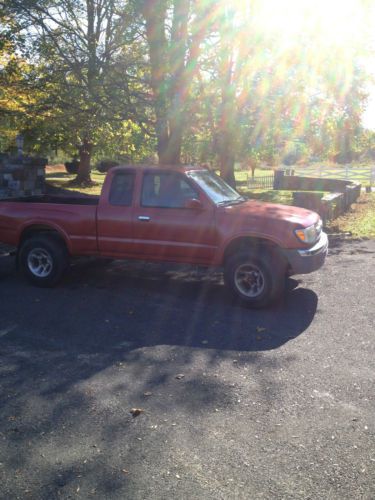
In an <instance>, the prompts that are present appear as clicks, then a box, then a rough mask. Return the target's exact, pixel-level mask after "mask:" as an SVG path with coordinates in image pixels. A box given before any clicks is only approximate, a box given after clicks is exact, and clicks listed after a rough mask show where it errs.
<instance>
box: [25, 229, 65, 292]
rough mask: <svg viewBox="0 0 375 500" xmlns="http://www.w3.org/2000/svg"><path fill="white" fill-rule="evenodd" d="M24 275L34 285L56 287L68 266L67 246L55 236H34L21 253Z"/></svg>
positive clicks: (26, 242) (27, 241) (28, 240)
mask: <svg viewBox="0 0 375 500" xmlns="http://www.w3.org/2000/svg"><path fill="white" fill-rule="evenodd" d="M19 265H20V268H21V270H22V272H23V274H24V275H25V276H26V277H27V279H28V280H29V281H30V282H31V283H33V284H34V285H37V286H41V287H51V286H54V285H56V284H57V283H58V282H59V281H60V279H61V278H62V275H63V273H64V271H65V269H66V267H67V265H68V254H67V251H66V248H65V245H64V243H63V242H62V241H60V240H59V239H58V238H55V237H53V236H34V237H32V238H30V239H27V240H26V241H25V242H24V243H23V245H22V247H21V249H20V252H19Z"/></svg>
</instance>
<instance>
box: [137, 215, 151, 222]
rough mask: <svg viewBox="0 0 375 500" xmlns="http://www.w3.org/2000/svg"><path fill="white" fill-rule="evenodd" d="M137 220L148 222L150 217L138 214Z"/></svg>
mask: <svg viewBox="0 0 375 500" xmlns="http://www.w3.org/2000/svg"><path fill="white" fill-rule="evenodd" d="M138 220H142V221H143V222H148V221H149V220H151V219H150V217H147V215H140V216H139V217H138Z"/></svg>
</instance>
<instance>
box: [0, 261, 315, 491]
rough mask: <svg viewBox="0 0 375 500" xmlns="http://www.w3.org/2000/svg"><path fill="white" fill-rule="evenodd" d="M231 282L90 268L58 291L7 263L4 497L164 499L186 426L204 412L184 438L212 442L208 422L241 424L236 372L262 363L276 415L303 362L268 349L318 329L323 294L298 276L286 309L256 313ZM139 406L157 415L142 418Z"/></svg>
mask: <svg viewBox="0 0 375 500" xmlns="http://www.w3.org/2000/svg"><path fill="white" fill-rule="evenodd" d="M221 280H222V278H221V275H220V273H217V272H216V273H215V272H212V273H210V274H208V275H207V274H206V273H202V272H201V271H199V270H192V269H187V268H184V267H182V266H174V267H173V268H170V267H166V266H159V265H149V264H146V265H145V264H136V263H127V262H119V261H115V262H113V263H112V264H109V265H108V264H106V263H104V262H98V261H80V262H76V263H75V265H74V266H73V268H72V270H71V272H70V273H69V275H68V276H67V277H66V279H65V280H64V282H63V283H62V284H61V285H60V286H59V287H57V288H55V289H52V290H46V289H38V288H35V287H32V286H30V285H28V284H27V283H25V282H24V281H23V279H22V278H20V277H19V276H18V275H17V274H16V273H15V269H14V261H13V260H12V259H10V258H2V259H0V293H1V294H2V297H1V302H0V352H1V358H0V371H1V374H2V385H1V390H0V421H1V422H2V424H1V425H0V433H1V435H2V436H3V438H4V439H3V441H2V443H3V444H2V447H1V450H0V462H2V464H3V471H4V473H6V478H8V479H7V480H6V481H5V482H3V483H2V485H1V487H0V493H1V494H2V496H3V497H4V498H15V497H27V495H29V496H30V497H31V498H43V499H44V498H45V499H50V498H58V497H61V496H62V497H63V498H70V497H75V496H77V494H78V492H79V495H80V496H81V498H104V497H106V498H107V497H108V498H112V497H113V498H130V497H132V498H141V497H142V498H147V497H150V495H152V488H153V487H154V483H153V482H152V481H150V482H147V481H146V483H145V482H144V480H143V479H142V478H145V477H146V476H145V471H150V470H154V468H155V464H158V466H159V463H160V467H161V468H164V469H167V468H168V467H169V465H168V460H169V456H170V445H169V444H166V443H167V442H168V441H170V440H171V439H173V436H174V432H175V429H177V428H175V427H173V426H172V422H185V420H184V419H186V418H187V416H189V415H190V416H194V419H191V421H190V420H189V419H188V423H187V424H183V426H182V427H181V425H180V427H179V428H178V429H179V430H178V432H180V433H183V434H187V439H189V441H191V442H192V443H195V446H200V434H199V432H200V431H198V432H197V429H200V427H199V425H200V424H199V422H200V421H202V422H203V421H205V420H204V419H206V418H207V417H208V416H210V418H212V415H213V416H215V415H218V413H217V412H219V413H221V414H223V415H226V418H231V415H232V412H234V411H235V408H236V405H238V398H239V396H238V394H237V391H239V390H241V389H240V386H238V388H237V387H236V384H234V383H233V382H232V381H233V380H237V379H236V378H235V376H234V375H233V373H232V372H231V370H233V369H236V370H243V373H245V370H248V369H249V370H250V369H251V367H253V368H252V369H253V372H252V373H253V379H252V382H251V385H250V386H249V387H250V390H251V391H253V393H254V398H256V399H257V400H258V401H262V405H264V407H265V408H272V405H273V401H275V398H277V396H278V394H279V393H280V387H279V384H280V383H279V381H278V378H277V376H276V373H277V372H278V370H279V369H280V367H281V366H282V367H283V368H285V367H286V366H287V364H288V363H289V362H290V359H289V357H288V356H284V357H283V359H282V364H281V362H279V360H278V359H269V358H268V357H266V356H265V355H264V353H265V352H266V351H268V350H271V349H276V348H278V347H280V346H282V345H283V344H285V343H286V342H288V341H289V340H290V339H293V338H296V337H297V336H298V335H300V334H302V333H303V332H304V331H305V330H306V329H307V328H308V326H309V325H310V323H311V321H312V320H313V318H314V314H315V312H316V309H317V302H318V299H317V296H316V294H315V293H314V292H312V291H311V290H308V289H304V288H301V287H298V282H297V281H295V280H289V281H288V290H287V292H286V294H285V297H284V300H283V302H282V303H280V304H278V305H277V306H274V307H272V308H270V309H267V310H261V311H256V310H251V309H247V308H246V307H243V306H241V305H240V304H238V303H237V302H236V301H233V300H232V299H231V298H230V297H229V296H228V294H227V293H226V291H225V289H224V287H223V285H222V283H221ZM223 370H224V371H223ZM179 373H182V374H184V377H183V378H182V379H181V380H177V379H176V374H179ZM238 373H239V372H238ZM241 373H242V372H241ZM259 373H260V375H259V377H254V375H255V374H259ZM147 391H150V393H152V394H155V395H157V397H152V398H147V397H146V396H145V394H147ZM248 391H249V389H246V394H244V397H245V398H249V397H251V396H250V394H249V393H248ZM132 407H140V408H146V410H147V411H146V412H145V415H144V416H142V417H140V419H139V420H138V419H133V418H132V416H131V415H130V414H129V409H130V408H132ZM193 422H195V423H193ZM155 423H157V427H158V431H157V433H155V434H154V433H153V431H152V429H153V427H152V426H155ZM173 425H175V424H173ZM176 432H177V431H176ZM140 436H141V437H140ZM174 439H175V442H176V443H180V437H179V435H176V436H175V437H174ZM124 467H125V468H126V469H128V468H129V469H131V472H132V474H131V475H129V476H128V475H127V473H124V472H123V471H124V470H125V469H124ZM157 468H158V467H157ZM140 488H146V489H145V490H144V491H143V493H142V495H143V496H142V495H141V494H140V493H139V492H140ZM147 488H149V489H148V490H147ZM26 493H27V494H26ZM79 495H78V496H79ZM202 495H203V496H204V494H203V493H202ZM0 496H1V495H0Z"/></svg>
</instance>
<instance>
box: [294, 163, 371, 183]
mask: <svg viewBox="0 0 375 500" xmlns="http://www.w3.org/2000/svg"><path fill="white" fill-rule="evenodd" d="M293 170H294V175H300V176H304V177H320V178H326V179H340V180H345V181H355V182H360V183H361V184H362V185H364V186H372V185H374V184H375V167H374V166H370V167H355V166H352V165H346V166H343V167H327V166H324V165H319V166H306V167H302V166H301V167H299V166H296V167H295V168H293Z"/></svg>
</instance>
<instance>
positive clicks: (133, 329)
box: [0, 261, 318, 353]
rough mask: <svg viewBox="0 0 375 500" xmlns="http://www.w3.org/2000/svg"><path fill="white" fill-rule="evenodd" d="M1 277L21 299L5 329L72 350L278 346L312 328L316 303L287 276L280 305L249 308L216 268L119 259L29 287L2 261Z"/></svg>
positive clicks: (7, 314) (81, 265)
mask: <svg viewBox="0 0 375 500" xmlns="http://www.w3.org/2000/svg"><path fill="white" fill-rule="evenodd" d="M4 279H5V280H6V286H7V293H8V294H12V293H13V294H14V296H15V297H17V300H14V301H10V304H9V305H8V306H7V309H6V311H4V313H3V314H2V323H3V324H4V326H7V324H6V323H8V324H10V323H12V324H13V323H16V324H17V328H16V331H15V332H13V333H12V340H13V341H16V339H17V338H19V339H20V341H21V342H22V343H25V342H26V343H30V344H31V345H34V344H36V343H37V344H40V345H43V346H44V347H45V348H49V349H64V350H67V351H69V352H75V353H103V352H127V351H131V350H134V349H137V348H141V347H146V346H157V345H171V346H185V347H197V348H198V347H199V348H207V349H214V350H235V351H264V350H270V349H275V348H277V347H279V346H281V345H283V344H284V343H285V342H287V341H288V340H290V339H293V338H295V337H297V336H298V335H300V334H301V333H303V332H304V331H305V330H306V329H307V328H308V326H309V325H310V323H311V321H312V320H313V318H314V315H315V312H316V309H317V303H318V298H317V296H316V294H315V293H314V292H313V291H311V290H308V289H305V288H301V287H298V282H297V281H296V280H292V279H289V280H288V285H287V290H286V293H285V295H284V297H283V299H282V302H281V303H279V304H277V305H274V306H272V307H271V308H268V309H262V310H252V309H249V308H247V307H246V306H244V305H243V304H240V303H238V302H237V301H236V300H235V299H233V298H232V297H231V296H230V295H229V294H228V292H227V290H226V289H225V288H224V286H223V285H222V277H221V274H220V273H219V272H211V273H209V274H207V273H206V272H202V271H201V270H194V269H193V270H192V269H191V268H184V267H182V266H174V267H172V268H171V267H170V266H169V267H167V266H161V265H155V264H141V263H129V262H122V261H114V262H113V263H112V264H105V263H102V262H98V261H83V262H82V261H81V262H78V263H76V265H74V266H73V267H72V270H71V272H70V273H69V275H68V276H67V277H66V279H65V280H64V282H63V283H62V284H61V285H60V286H59V287H57V288H55V289H52V290H50V289H38V288H34V287H32V286H30V285H28V284H27V283H25V282H24V281H23V280H22V279H21V278H20V277H16V275H15V273H14V271H13V272H10V271H9V265H8V268H7V269H6V270H4V269H2V267H1V263H0V280H1V281H4ZM1 281H0V283H1ZM4 285H5V283H4ZM30 318H32V321H30Z"/></svg>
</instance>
